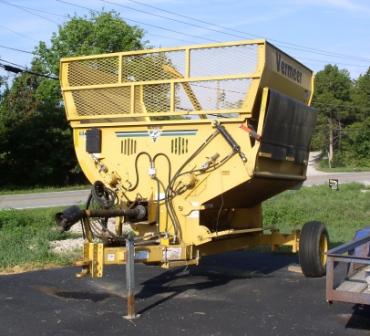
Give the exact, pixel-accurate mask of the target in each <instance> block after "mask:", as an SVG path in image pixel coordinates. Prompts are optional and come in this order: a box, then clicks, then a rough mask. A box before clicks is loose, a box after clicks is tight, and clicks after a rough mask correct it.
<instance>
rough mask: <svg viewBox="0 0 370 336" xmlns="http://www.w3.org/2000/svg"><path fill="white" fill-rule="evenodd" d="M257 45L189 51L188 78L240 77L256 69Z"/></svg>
mask: <svg viewBox="0 0 370 336" xmlns="http://www.w3.org/2000/svg"><path fill="white" fill-rule="evenodd" d="M257 51H258V48H257V45H253V44H252V45H237V46H230V47H213V48H206V49H203V48H201V49H192V50H190V64H191V66H190V77H208V76H224V75H241V74H246V73H253V72H255V71H256V69H257V61H258V55H257Z"/></svg>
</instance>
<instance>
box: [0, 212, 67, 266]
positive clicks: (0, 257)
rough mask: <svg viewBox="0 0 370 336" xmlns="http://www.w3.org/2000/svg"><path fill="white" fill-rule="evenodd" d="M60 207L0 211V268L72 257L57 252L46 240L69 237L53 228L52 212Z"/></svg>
mask: <svg viewBox="0 0 370 336" xmlns="http://www.w3.org/2000/svg"><path fill="white" fill-rule="evenodd" d="M59 210H60V208H48V209H32V210H3V211H0V271H2V272H4V271H5V272H6V271H12V269H13V268H14V267H15V266H16V267H18V268H19V267H21V269H33V268H42V267H44V266H45V265H49V266H50V265H66V264H69V263H71V262H72V260H73V258H74V256H72V255H71V256H67V255H58V254H55V253H53V252H52V251H51V249H50V248H49V242H50V241H52V240H60V239H66V238H70V237H73V235H71V234H69V233H64V234H60V233H58V232H56V231H54V230H52V229H53V227H55V222H54V219H53V216H54V214H55V213H56V212H57V211H59Z"/></svg>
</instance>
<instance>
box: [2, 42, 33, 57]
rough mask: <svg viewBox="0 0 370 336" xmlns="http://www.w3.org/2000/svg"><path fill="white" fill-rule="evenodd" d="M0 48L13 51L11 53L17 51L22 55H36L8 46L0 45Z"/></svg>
mask: <svg viewBox="0 0 370 336" xmlns="http://www.w3.org/2000/svg"><path fill="white" fill-rule="evenodd" d="M0 48H3V49H8V50H13V51H18V52H22V53H25V54H31V55H35V54H36V53H34V52H32V51H28V50H23V49H18V48H13V47H9V46H6V45H3V44H0Z"/></svg>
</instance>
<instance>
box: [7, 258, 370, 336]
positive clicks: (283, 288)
mask: <svg viewBox="0 0 370 336" xmlns="http://www.w3.org/2000/svg"><path fill="white" fill-rule="evenodd" d="M296 262H297V260H296V257H295V256H294V255H290V254H271V253H256V252H234V253H225V254H221V255H217V256H212V257H206V258H204V259H203V260H202V262H201V265H200V266H199V267H195V268H188V269H184V268H177V269H173V270H167V271H166V270H162V269H160V268H158V267H150V266H144V265H139V264H137V265H136V266H137V267H136V279H137V287H136V289H137V311H138V312H139V313H140V314H141V317H140V318H139V319H137V320H135V321H133V322H130V321H127V320H125V319H123V318H122V315H124V313H125V312H126V311H125V309H126V308H125V297H124V293H125V290H124V286H125V282H124V281H125V280H124V279H125V275H124V267H123V266H113V267H110V268H107V269H106V270H105V272H106V274H105V277H104V278H102V279H94V280H93V279H90V278H83V279H76V278H75V276H74V274H75V272H77V271H78V269H77V268H73V267H67V268H63V269H54V270H43V271H36V272H28V273H23V274H16V275H3V276H0V288H1V291H0V316H1V323H0V335H7V336H18V335H19V336H21V335H22V336H23V335H40V336H41V335H44V336H49V335H50V336H62V335H63V336H64V335H65V336H68V335H69V336H73V335H84V336H90V335H91V336H92V335H99V336H101V335H107V336H109V335H192V336H198V335H207V336H208V335H215V336H216V335H223V336H228V335H234V336H238V335H247V336H249V335H250V336H255V335H260V336H269V335H273V336H279V335H284V336H293V335H294V336H296V335H300V336H306V335H315V336H317V335H320V336H325V335H335V336H342V335H343V336H346V335H348V336H352V335H356V336H362V335H369V330H370V314H369V313H370V310H369V309H361V307H356V306H353V305H351V304H344V303H334V304H333V305H331V306H330V305H328V304H327V303H326V302H325V293H324V290H325V279H324V278H320V279H307V278H305V277H304V276H303V275H302V274H300V273H296V272H291V271H289V269H290V268H291V267H292V266H289V265H291V264H293V265H295V263H296Z"/></svg>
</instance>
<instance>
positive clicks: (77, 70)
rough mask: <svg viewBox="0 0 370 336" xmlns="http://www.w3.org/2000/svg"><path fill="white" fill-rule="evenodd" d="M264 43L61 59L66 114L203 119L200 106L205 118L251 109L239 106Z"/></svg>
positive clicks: (142, 118)
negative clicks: (198, 113) (149, 114)
mask: <svg viewBox="0 0 370 336" xmlns="http://www.w3.org/2000/svg"><path fill="white" fill-rule="evenodd" d="M261 45H262V43H261V42H259V43H256V44H243V43H241V44H238V43H236V44H235V45H230V44H227V45H215V46H209V45H206V46H204V47H184V48H181V49H175V50H164V51H162V50H160V51H154V52H151V51H148V52H137V51H135V52H133V53H132V54H131V53H121V54H114V55H112V56H98V57H97V58H91V57H87V58H74V59H70V60H68V59H67V60H62V74H63V76H62V88H63V90H64V92H65V93H67V94H66V95H65V99H66V101H65V103H66V110H67V115H68V117H69V119H70V120H73V119H74V120H78V119H79V117H85V118H84V120H87V118H86V117H88V116H91V118H92V119H93V118H94V116H100V115H102V116H104V115H112V116H113V115H114V118H122V120H124V119H125V120H127V121H130V120H138V121H142V120H145V121H148V120H151V121H154V120H165V119H171V120H175V119H184V118H185V119H197V118H198V119H199V118H204V117H201V116H199V115H198V116H197V115H196V114H197V113H196V112H197V111H200V112H202V113H203V114H205V113H204V112H205V111H206V113H207V115H206V116H205V117H207V118H208V117H210V116H211V115H215V114H217V113H219V115H220V117H223V115H224V114H225V115H226V114H227V113H228V112H229V114H228V116H229V117H233V116H234V117H236V116H238V113H246V112H247V111H241V110H242V109H243V108H245V107H246V106H247V105H246V104H244V102H245V101H246V99H247V97H249V96H247V95H248V90H249V88H250V84H251V82H252V78H255V79H253V80H259V79H258V77H257V78H256V74H257V73H256V71H257V69H258V67H257V65H258V54H259V51H258V50H259V47H260V46H261ZM257 76H258V75H257ZM92 86H94V87H92ZM77 87H78V88H77ZM248 99H249V98H248ZM251 99H254V98H251ZM236 110H238V111H236ZM209 111H212V113H209ZM218 111H219V112H218ZM148 113H162V115H155V116H153V115H152V116H146V114H148ZM181 113H183V115H182V116H180V115H179V114H181ZM221 113H222V115H221ZM165 114H166V115H165ZM174 114H176V115H174ZM134 115H135V117H134Z"/></svg>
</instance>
